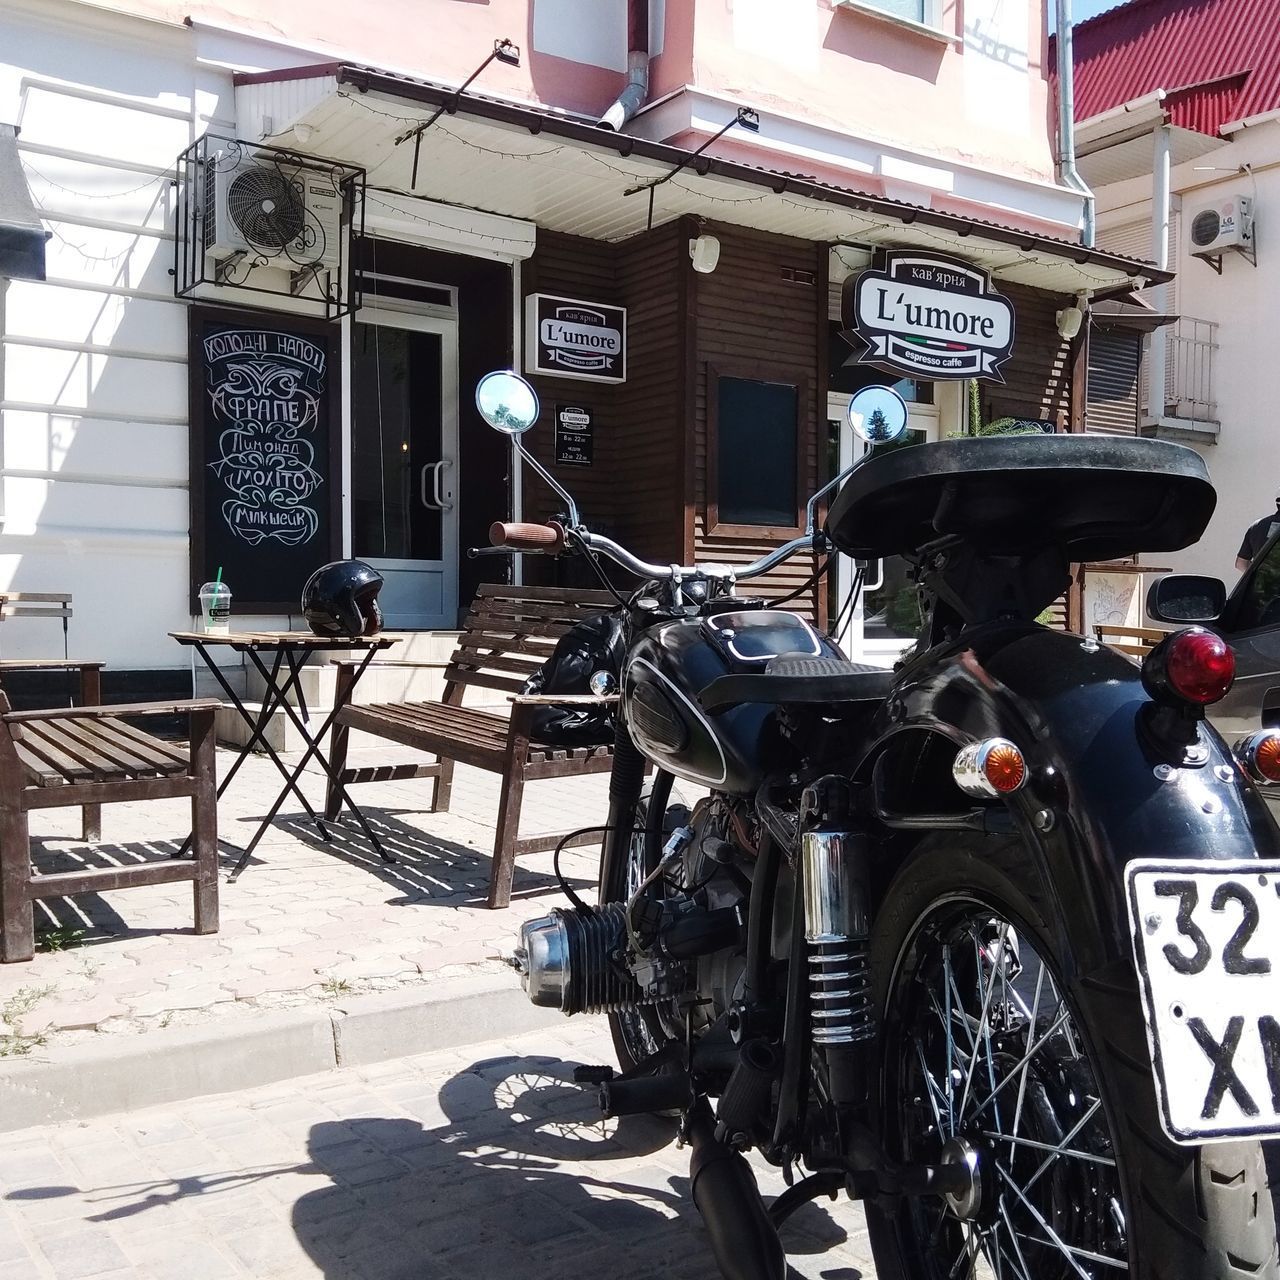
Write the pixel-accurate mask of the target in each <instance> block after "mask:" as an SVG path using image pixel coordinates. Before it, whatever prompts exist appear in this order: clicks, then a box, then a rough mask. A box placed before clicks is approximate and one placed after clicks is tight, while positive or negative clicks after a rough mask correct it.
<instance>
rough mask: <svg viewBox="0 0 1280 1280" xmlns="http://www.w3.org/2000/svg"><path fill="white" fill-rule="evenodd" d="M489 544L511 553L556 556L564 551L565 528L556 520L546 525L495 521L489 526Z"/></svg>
mask: <svg viewBox="0 0 1280 1280" xmlns="http://www.w3.org/2000/svg"><path fill="white" fill-rule="evenodd" d="M489 542H490V545H492V546H495V547H504V548H506V549H508V550H511V551H539V552H543V553H545V554H547V555H556V554H558V553H559V552H561V551H563V550H564V526H563V525H559V524H556V522H555V521H554V520H549V521H547V523H546V524H511V523H506V522H504V521H502V520H495V521H494V522H493V524H491V525H490V526H489Z"/></svg>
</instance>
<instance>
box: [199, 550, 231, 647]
mask: <svg viewBox="0 0 1280 1280" xmlns="http://www.w3.org/2000/svg"><path fill="white" fill-rule="evenodd" d="M200 617H201V622H202V624H203V627H204V632H205V634H206V635H211V636H218V635H221V636H225V635H226V634H227V633H228V632H229V631H230V630H231V588H230V587H228V586H227V584H226V583H225V582H223V581H222V566H221V565H219V566H218V576H217V577H216V578H214V580H213V581H212V582H206V583H205V584H204V586H202V587H201V588H200Z"/></svg>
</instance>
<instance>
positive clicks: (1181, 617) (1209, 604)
mask: <svg viewBox="0 0 1280 1280" xmlns="http://www.w3.org/2000/svg"><path fill="white" fill-rule="evenodd" d="M1226 603H1227V588H1226V585H1225V584H1224V583H1223V582H1222V581H1221V580H1220V579H1218V578H1206V577H1202V576H1201V575H1200V574H1198V573H1170V574H1168V575H1166V576H1165V577H1163V578H1157V579H1156V580H1155V582H1153V583H1152V584H1151V590H1150V591H1148V592H1147V612H1148V613H1149V614H1150V615H1151V616H1152V617H1153V618H1155V619H1157V620H1158V621H1160V622H1216V621H1217V620H1218V615H1219V614H1221V613H1222V610H1223V609H1224V608H1225V607H1226Z"/></svg>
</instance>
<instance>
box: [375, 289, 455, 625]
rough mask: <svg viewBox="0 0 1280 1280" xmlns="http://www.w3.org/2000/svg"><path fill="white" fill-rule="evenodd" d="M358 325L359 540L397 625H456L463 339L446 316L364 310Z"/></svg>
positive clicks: (392, 622) (389, 618) (385, 609)
mask: <svg viewBox="0 0 1280 1280" xmlns="http://www.w3.org/2000/svg"><path fill="white" fill-rule="evenodd" d="M359 316H360V319H359V321H358V322H356V323H353V324H352V326H351V545H352V552H353V554H354V555H355V556H356V557H357V558H358V559H360V560H364V561H367V562H368V563H369V564H371V565H373V567H374V568H375V569H377V570H378V571H379V572H380V573H381V574H382V576H383V577H384V578H385V579H386V585H385V586H384V587H383V589H382V594H381V596H380V597H379V601H380V603H381V605H382V611H383V615H384V616H385V618H386V623H387V626H388V627H389V628H394V629H398V630H434V629H443V630H452V629H453V628H454V627H456V626H457V624H458V515H457V508H456V504H455V501H454V495H455V493H456V492H457V489H458V477H457V473H456V468H457V457H458V453H457V442H458V339H457V323H456V321H455V320H453V319H450V318H447V317H437V316H427V315H419V314H416V313H414V312H411V311H395V310H391V309H373V308H369V307H366V308H363V309H362V310H361V311H360V313H359Z"/></svg>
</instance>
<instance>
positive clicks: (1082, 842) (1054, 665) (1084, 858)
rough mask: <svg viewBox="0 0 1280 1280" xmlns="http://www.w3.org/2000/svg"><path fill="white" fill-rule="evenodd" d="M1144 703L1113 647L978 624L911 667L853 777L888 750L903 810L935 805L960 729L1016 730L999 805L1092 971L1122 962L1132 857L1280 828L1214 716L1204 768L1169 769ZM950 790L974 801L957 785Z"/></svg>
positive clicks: (1273, 850) (1248, 854) (974, 732)
mask: <svg viewBox="0 0 1280 1280" xmlns="http://www.w3.org/2000/svg"><path fill="white" fill-rule="evenodd" d="M1149 701H1150V699H1149V698H1148V696H1147V694H1146V693H1145V691H1144V690H1143V688H1142V682H1141V678H1140V672H1139V669H1138V667H1137V665H1136V664H1135V663H1134V662H1132V661H1131V660H1130V659H1128V658H1126V657H1125V656H1124V655H1122V654H1120V653H1118V652H1116V651H1114V650H1112V649H1108V648H1103V647H1099V646H1097V645H1096V644H1094V643H1092V642H1090V641H1084V640H1081V639H1080V637H1079V636H1072V635H1068V634H1065V633H1063V632H1058V631H1049V630H1047V629H1045V628H1042V627H1036V626H1032V625H1030V624H999V625H994V626H991V627H985V628H979V629H976V630H975V631H973V632H972V633H968V634H966V635H965V637H964V638H963V643H962V644H952V645H949V646H947V647H946V648H945V649H935V650H933V651H931V652H930V653H928V654H926V655H924V656H923V658H922V659H920V660H919V661H918V662H916V663H915V664H912V665H911V666H909V667H908V668H907V669H906V670H905V671H904V672H903V676H902V678H901V680H900V681H899V683H898V685H897V687H896V688H895V691H894V693H893V695H892V696H891V697H890V699H889V700H888V702H887V703H886V705H885V707H884V709H883V711H882V712H881V713H880V718H879V720H878V723H877V729H878V733H877V737H876V740H875V745H874V746H873V747H872V748H871V750H870V752H869V753H868V755H867V757H866V758H865V759H864V761H863V762H862V764H861V766H860V767H859V770H858V776H859V777H860V778H863V779H869V778H870V777H871V775H872V772H873V769H874V768H875V766H876V764H877V762H879V768H880V771H881V773H882V775H883V776H884V780H885V782H886V784H887V786H888V789H889V792H890V794H892V795H893V796H895V797H897V803H896V804H895V806H894V807H895V808H896V809H899V810H901V809H902V807H903V805H904V804H906V805H911V804H912V803H915V804H917V805H918V806H919V807H918V809H917V810H916V811H917V812H937V811H938V809H939V791H940V789H941V787H942V786H943V785H944V779H943V776H942V773H943V771H942V770H940V769H939V767H938V762H939V760H941V761H942V763H943V766H944V769H945V772H946V773H949V768H948V767H946V762H947V761H949V760H950V759H951V758H953V757H954V752H955V748H956V746H957V745H959V744H961V743H963V742H968V741H972V740H974V739H977V738H986V737H993V736H1000V737H1005V738H1009V739H1010V740H1011V741H1013V742H1015V743H1017V745H1018V746H1019V747H1020V748H1021V749H1022V751H1023V754H1024V755H1025V756H1026V759H1027V763H1028V766H1029V772H1030V776H1029V778H1028V781H1027V783H1026V785H1025V786H1024V787H1023V788H1022V789H1021V790H1020V791H1018V792H1016V793H1015V794H1014V795H1013V796H1012V797H1011V798H1009V799H1008V800H1007V801H1005V802H1004V803H1005V805H1007V808H1008V813H1009V816H1010V817H1011V819H1012V823H1013V826H1014V827H1015V828H1016V831H1017V833H1018V835H1019V836H1020V837H1021V838H1022V839H1023V840H1024V841H1025V842H1026V844H1027V846H1028V847H1029V848H1030V849H1031V850H1032V851H1033V852H1034V853H1035V854H1036V855H1037V857H1038V861H1039V863H1040V866H1041V870H1042V874H1043V876H1044V878H1045V883H1046V885H1047V887H1048V889H1049V892H1050V894H1051V896H1052V897H1053V898H1055V899H1056V900H1057V905H1058V908H1059V919H1060V920H1062V921H1063V923H1064V926H1065V927H1066V928H1067V929H1068V930H1069V931H1070V932H1071V943H1072V950H1073V952H1074V954H1075V956H1076V958H1077V962H1078V963H1079V964H1080V965H1081V966H1082V967H1083V968H1084V970H1085V971H1091V970H1093V969H1095V968H1100V967H1102V966H1103V965H1106V964H1108V963H1111V962H1113V961H1115V960H1124V961H1126V962H1127V961H1128V960H1129V959H1130V956H1131V952H1130V944H1129V925H1128V918H1127V910H1126V906H1125V897H1124V869H1125V866H1126V865H1127V864H1128V863H1129V862H1130V861H1131V860H1132V859H1134V858H1141V857H1160V858H1165V859H1174V860H1177V859H1192V858H1201V859H1203V858H1215V859H1224V860H1225V859H1232V858H1280V829H1278V828H1277V827H1276V823H1275V821H1274V819H1273V818H1272V816H1271V813H1270V811H1269V809H1268V807H1267V805H1266V804H1265V803H1264V802H1263V800H1262V798H1261V796H1260V795H1259V794H1258V792H1257V790H1256V789H1255V788H1254V786H1253V785H1252V783H1250V782H1249V781H1248V780H1247V779H1246V778H1245V777H1244V776H1243V775H1242V774H1241V772H1240V770H1239V769H1238V768H1237V767H1236V765H1235V763H1234V761H1233V759H1232V756H1231V753H1230V751H1229V749H1228V748H1227V746H1226V744H1225V743H1224V742H1223V741H1222V739H1221V738H1220V737H1219V736H1218V734H1217V733H1216V732H1215V731H1214V730H1213V729H1212V728H1211V727H1210V726H1209V725H1208V724H1207V723H1206V724H1205V725H1204V726H1203V727H1202V741H1203V742H1204V744H1205V745H1206V746H1207V747H1208V759H1207V761H1206V762H1205V763H1204V764H1203V765H1201V766H1199V767H1196V768H1174V769H1172V770H1171V771H1170V770H1169V769H1168V768H1164V767H1161V766H1166V765H1167V764H1168V761H1167V760H1166V759H1163V758H1162V757H1161V756H1159V755H1158V754H1155V753H1154V751H1153V749H1152V748H1151V747H1149V746H1148V745H1147V744H1146V743H1145V742H1144V740H1143V739H1142V737H1140V735H1139V730H1138V723H1137V717H1138V713H1139V710H1140V708H1141V707H1142V706H1143V705H1145V704H1147V703H1149ZM903 735H911V736H909V737H904V736H903ZM917 743H918V744H919V749H918V750H917V749H916V747H915V744H917ZM907 744H911V746H910V747H909V748H908V749H906V750H903V747H904V746H906V745H907ZM926 744H929V745H926ZM922 762H924V763H923V764H922ZM911 797H916V799H915V801H914V802H913V801H912V800H911V799H910V798H911ZM950 802H951V803H950V808H951V809H952V810H955V809H958V808H960V807H962V805H963V806H965V807H967V806H968V805H970V804H972V803H973V802H972V801H968V800H967V799H966V798H965V797H963V796H962V794H961V793H960V792H959V790H958V789H957V788H955V787H954V784H951V786H950ZM908 811H910V809H908ZM992 816H993V817H997V818H998V816H999V815H998V813H997V814H994V815H992ZM990 825H991V826H993V827H998V826H999V823H998V822H997V823H993V824H990ZM1005 825H1006V826H1007V825H1008V824H1007V822H1006V824H1005Z"/></svg>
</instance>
